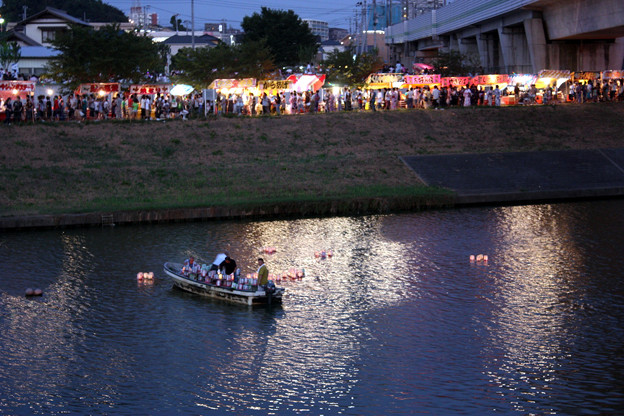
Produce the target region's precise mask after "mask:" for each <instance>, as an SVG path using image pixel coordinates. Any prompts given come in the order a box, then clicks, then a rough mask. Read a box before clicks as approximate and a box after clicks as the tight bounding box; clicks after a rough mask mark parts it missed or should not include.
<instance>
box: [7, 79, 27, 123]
mask: <svg viewBox="0 0 624 416" xmlns="http://www.w3.org/2000/svg"><path fill="white" fill-rule="evenodd" d="M34 93H35V83H34V82H33V81H0V103H1V105H0V120H4V118H5V117H6V114H5V112H4V102H5V101H6V100H7V99H8V98H10V99H11V100H15V99H17V97H20V100H21V101H22V103H25V102H26V98H27V97H31V99H32V100H34Z"/></svg>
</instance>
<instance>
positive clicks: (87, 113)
mask: <svg viewBox="0 0 624 416" xmlns="http://www.w3.org/2000/svg"><path fill="white" fill-rule="evenodd" d="M0 109H1V110H3V111H4V114H5V119H4V123H5V124H10V123H16V124H19V123H22V122H26V123H28V122H35V121H65V120H106V119H109V118H113V119H125V120H139V119H140V120H150V119H152V118H156V119H161V118H176V117H181V118H185V117H186V116H187V115H188V114H195V115H198V114H199V113H200V111H201V112H202V114H203V100H201V96H200V95H190V96H188V97H176V96H173V95H171V96H169V95H167V96H164V95H160V94H159V95H156V96H155V97H152V96H150V95H138V94H126V95H122V94H117V95H115V96H113V97H111V99H110V100H109V96H108V95H105V96H100V95H96V94H83V95H79V94H76V95H68V96H62V95H55V96H53V97H50V96H39V97H38V98H37V100H36V102H35V101H34V99H33V98H31V96H30V95H26V96H25V99H23V98H22V97H21V96H19V95H18V96H17V97H15V99H11V98H10V97H8V98H7V99H6V100H2V98H0Z"/></svg>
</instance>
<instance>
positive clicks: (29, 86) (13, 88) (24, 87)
mask: <svg viewBox="0 0 624 416" xmlns="http://www.w3.org/2000/svg"><path fill="white" fill-rule="evenodd" d="M0 91H9V92H15V93H20V92H34V91H35V83H34V82H30V81H0Z"/></svg>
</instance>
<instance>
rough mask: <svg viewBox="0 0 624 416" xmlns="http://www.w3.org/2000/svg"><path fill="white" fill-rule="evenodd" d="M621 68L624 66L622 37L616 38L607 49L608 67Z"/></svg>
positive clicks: (623, 41)
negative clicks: (609, 48) (608, 49)
mask: <svg viewBox="0 0 624 416" xmlns="http://www.w3.org/2000/svg"><path fill="white" fill-rule="evenodd" d="M621 68H624V38H617V39H615V43H613V44H612V45H611V50H610V51H609V69H621Z"/></svg>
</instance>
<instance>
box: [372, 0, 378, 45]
mask: <svg viewBox="0 0 624 416" xmlns="http://www.w3.org/2000/svg"><path fill="white" fill-rule="evenodd" d="M377 23H379V15H378V14H377V0H373V39H374V41H375V43H374V45H375V48H376V47H377Z"/></svg>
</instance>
